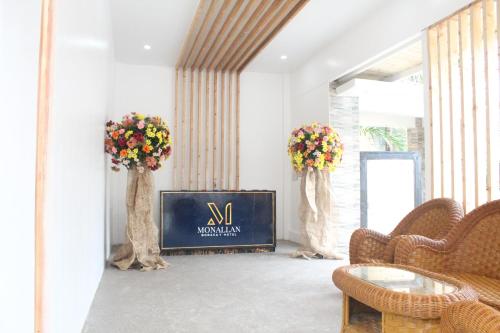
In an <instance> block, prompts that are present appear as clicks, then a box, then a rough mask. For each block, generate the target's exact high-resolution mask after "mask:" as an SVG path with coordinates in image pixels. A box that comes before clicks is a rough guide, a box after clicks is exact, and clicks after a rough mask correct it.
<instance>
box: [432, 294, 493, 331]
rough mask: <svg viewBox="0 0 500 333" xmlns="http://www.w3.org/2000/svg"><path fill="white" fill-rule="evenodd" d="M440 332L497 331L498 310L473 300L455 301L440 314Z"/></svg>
mask: <svg viewBox="0 0 500 333" xmlns="http://www.w3.org/2000/svg"><path fill="white" fill-rule="evenodd" d="M441 332H442V333H498V332H500V312H498V311H496V310H495V309H493V308H491V307H489V306H487V305H484V304H481V303H478V302H474V301H462V302H457V303H454V304H452V305H450V306H449V307H447V308H446V310H444V311H443V312H442V314H441Z"/></svg>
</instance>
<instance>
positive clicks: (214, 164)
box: [212, 71, 218, 190]
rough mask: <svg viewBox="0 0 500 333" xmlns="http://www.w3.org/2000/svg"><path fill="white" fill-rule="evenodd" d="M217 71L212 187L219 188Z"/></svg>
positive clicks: (215, 73) (215, 76)
mask: <svg viewBox="0 0 500 333" xmlns="http://www.w3.org/2000/svg"><path fill="white" fill-rule="evenodd" d="M217 84H218V82H217V71H214V101H213V102H214V106H213V114H214V123H213V125H214V133H213V139H212V141H213V151H212V167H213V169H212V184H213V185H212V187H213V189H214V190H215V189H217V139H218V138H217V135H218V134H217Z"/></svg>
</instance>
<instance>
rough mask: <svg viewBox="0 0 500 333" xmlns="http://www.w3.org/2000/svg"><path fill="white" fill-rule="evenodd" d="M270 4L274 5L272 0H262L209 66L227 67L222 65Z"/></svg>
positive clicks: (220, 68) (242, 41) (241, 42)
mask: <svg viewBox="0 0 500 333" xmlns="http://www.w3.org/2000/svg"><path fill="white" fill-rule="evenodd" d="M276 3H277V2H274V4H276ZM269 5H271V6H272V5H273V1H271V0H262V1H261V3H260V4H259V6H258V7H257V8H256V9H255V11H253V12H252V15H250V16H249V18H248V20H247V21H246V23H245V25H244V26H243V28H241V30H240V31H239V32H238V34H237V35H236V36H235V38H234V39H233V40H232V42H231V43H227V44H226V45H225V47H224V48H223V49H224V50H225V51H224V52H223V53H221V54H220V56H219V57H215V58H214V60H213V62H212V63H211V64H210V65H208V67H209V68H213V69H215V70H222V69H225V67H224V66H222V65H223V64H226V63H227V62H228V59H229V58H230V56H231V55H232V54H233V52H234V50H237V49H238V48H239V47H240V46H241V45H242V44H243V43H244V41H245V39H246V37H247V34H248V31H251V30H252V28H253V27H254V26H255V25H256V24H257V22H258V20H259V19H260V17H261V16H262V15H264V14H265V11H266V8H267V7H268V6H269Z"/></svg>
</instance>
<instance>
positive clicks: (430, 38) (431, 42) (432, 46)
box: [427, 30, 437, 198]
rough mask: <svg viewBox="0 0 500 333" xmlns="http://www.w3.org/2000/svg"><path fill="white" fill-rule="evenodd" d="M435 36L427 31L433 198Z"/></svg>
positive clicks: (432, 188)
mask: <svg viewBox="0 0 500 333" xmlns="http://www.w3.org/2000/svg"><path fill="white" fill-rule="evenodd" d="M433 34H435V31H431V30H427V58H428V59H429V61H428V73H427V75H428V80H429V86H428V92H429V105H428V107H429V115H428V117H429V141H430V142H431V144H430V145H429V147H430V153H429V157H428V158H429V160H430V161H429V165H430V166H431V168H430V169H431V170H430V174H431V198H435V187H434V184H435V182H434V169H435V168H434V160H435V159H434V145H433V144H432V142H434V108H433V100H432V99H433V96H434V93H433V90H434V89H435V87H434V85H435V84H437V82H435V75H434V74H433V70H434V67H435V66H434V64H435V61H434V58H435V52H436V45H437V43H435V40H434V38H433Z"/></svg>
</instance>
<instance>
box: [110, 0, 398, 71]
mask: <svg viewBox="0 0 500 333" xmlns="http://www.w3.org/2000/svg"><path fill="white" fill-rule="evenodd" d="M387 3H388V1H387V0H350V1H345V0H311V1H310V2H309V3H308V4H307V5H306V6H305V7H304V8H303V9H302V11H300V12H299V13H298V14H297V16H296V17H295V18H294V19H293V20H292V21H291V22H290V23H289V24H288V25H286V26H285V27H284V29H283V30H282V31H281V32H280V33H279V34H278V35H277V36H276V37H275V38H274V39H273V41H271V43H270V44H269V45H268V46H267V47H266V48H265V49H264V50H263V51H261V53H259V55H257V57H256V58H255V59H254V60H253V61H252V62H251V63H250V65H249V66H248V68H247V69H248V70H251V71H258V72H289V71H292V70H294V69H295V68H296V67H298V66H299V65H300V64H302V63H303V62H305V61H306V60H307V59H309V58H310V57H311V56H312V55H313V54H314V52H315V51H317V50H319V49H321V48H322V47H324V46H326V45H327V44H328V43H329V42H331V41H333V40H334V39H335V38H336V37H337V36H339V35H340V34H341V33H342V32H343V31H345V30H348V29H349V28H350V27H351V26H354V25H355V24H356V23H358V22H360V21H361V20H362V19H363V18H364V17H366V16H368V15H370V13H372V12H373V11H375V10H376V9H378V8H379V7H381V6H382V5H383V4H387ZM197 4H198V0H111V16H112V22H113V38H114V45H115V58H116V60H117V61H120V62H124V63H130V64H138V65H167V66H174V65H175V62H176V60H177V56H178V52H179V51H180V49H181V47H182V42H183V40H184V37H185V36H186V34H187V31H188V29H189V25H190V23H191V20H192V17H193V15H194V13H195V11H196V6H197ZM144 44H150V45H151V47H152V48H151V50H150V51H145V50H144V48H143V46H144ZM283 54H286V55H287V56H288V59H287V60H286V61H283V60H281V59H280V56H281V55H283Z"/></svg>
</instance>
